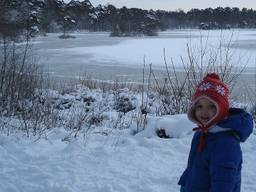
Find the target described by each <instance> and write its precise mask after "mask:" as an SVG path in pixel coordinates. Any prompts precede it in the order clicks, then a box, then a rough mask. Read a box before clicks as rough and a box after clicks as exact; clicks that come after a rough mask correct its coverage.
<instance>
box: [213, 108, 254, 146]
mask: <svg viewBox="0 0 256 192" xmlns="http://www.w3.org/2000/svg"><path fill="white" fill-rule="evenodd" d="M217 125H218V126H220V127H222V128H227V129H231V130H233V131H234V132H235V133H236V134H238V136H239V139H240V141H241V142H244V141H246V139H247V138H248V137H249V136H250V134H251V133H252V131H253V118H252V116H251V115H250V114H249V113H247V112H246V111H245V110H243V109H238V108H230V109H229V116H228V118H226V119H223V120H222V121H220V122H219V123H218V124H217Z"/></svg>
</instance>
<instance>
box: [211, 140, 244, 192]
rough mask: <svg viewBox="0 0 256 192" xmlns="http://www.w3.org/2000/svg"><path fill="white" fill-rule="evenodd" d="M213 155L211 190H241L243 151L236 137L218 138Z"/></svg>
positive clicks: (229, 191) (224, 191) (221, 191)
mask: <svg viewBox="0 0 256 192" xmlns="http://www.w3.org/2000/svg"><path fill="white" fill-rule="evenodd" d="M211 155H212V159H211V162H210V177H211V188H210V192H234V191H240V190H239V188H240V185H241V164H242V153H241V149H240V144H239V142H238V141H237V140H236V139H235V137H232V136H228V137H225V138H221V139H220V140H218V142H217V143H216V146H215V149H214V150H213V152H212V154H211Z"/></svg>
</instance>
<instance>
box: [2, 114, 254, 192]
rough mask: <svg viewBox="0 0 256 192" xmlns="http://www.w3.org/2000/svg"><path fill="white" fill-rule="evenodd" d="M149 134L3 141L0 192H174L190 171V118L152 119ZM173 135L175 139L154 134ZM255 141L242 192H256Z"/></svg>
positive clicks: (54, 134) (249, 147) (249, 146)
mask: <svg viewBox="0 0 256 192" xmlns="http://www.w3.org/2000/svg"><path fill="white" fill-rule="evenodd" d="M151 120H152V123H150V125H149V126H148V127H147V128H146V130H145V131H144V132H141V133H140V134H137V135H135V136H133V135H132V134H131V133H130V131H128V130H125V131H122V132H120V131H115V132H113V134H112V135H111V136H103V135H100V134H92V135H90V136H89V140H88V141H87V142H86V143H85V141H84V140H83V139H81V138H80V139H76V140H72V141H70V142H65V141H62V139H63V137H64V136H65V134H66V133H65V131H64V130H63V129H54V130H52V131H51V132H50V133H49V135H48V139H47V140H44V139H41V140H39V141H36V142H35V141H34V140H33V139H22V138H16V137H7V136H4V135H1V136H0V166H1V169H0V170H1V173H0V181H1V182H0V191H1V192H45V191H48V192H85V191H86V192H120V191H124V192H156V191H157V192H170V191H173V192H174V191H179V187H178V185H177V182H178V179H179V177H180V175H181V173H182V171H183V169H184V168H185V166H186V161H187V157H188V152H189V146H190V141H191V138H192V133H191V128H192V127H193V125H192V124H191V123H190V122H188V120H187V118H186V116H185V115H176V116H167V117H162V118H158V119H151ZM159 127H161V128H165V129H168V133H169V134H170V135H172V134H173V135H174V136H175V137H174V138H171V139H161V138H159V137H157V136H156V135H155V132H154V131H153V130H154V129H156V128H159ZM255 147H256V135H251V137H250V138H249V140H248V141H247V142H246V143H245V144H242V149H243V152H244V164H243V171H242V180H243V181H242V192H255V191H256V183H255V178H256V167H255V158H256V155H255Z"/></svg>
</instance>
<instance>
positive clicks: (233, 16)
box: [0, 0, 256, 37]
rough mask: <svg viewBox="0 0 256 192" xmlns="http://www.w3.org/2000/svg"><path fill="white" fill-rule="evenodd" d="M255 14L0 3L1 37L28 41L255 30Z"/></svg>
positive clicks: (24, 0)
mask: <svg viewBox="0 0 256 192" xmlns="http://www.w3.org/2000/svg"><path fill="white" fill-rule="evenodd" d="M255 27H256V11H255V10H253V9H247V8H242V9H239V8H237V7H217V8H206V9H191V10H190V11H187V12H185V11H183V10H181V9H180V10H177V11H164V10H143V9H139V8H127V7H125V6H124V7H122V8H116V7H115V6H114V5H111V4H107V5H98V6H96V7H94V6H93V5H92V4H91V2H90V1H89V0H84V1H75V0H72V1H70V2H69V3H65V2H64V1H63V0H3V1H1V2H0V33H1V34H4V35H7V36H17V35H18V34H19V33H26V34H27V37H29V36H32V35H33V34H35V33H37V32H43V33H47V32H59V31H63V32H64V33H65V31H69V30H89V31H110V32H111V35H113V36H126V35H140V34H143V35H156V33H157V31H159V30H166V29H173V28H202V29H223V28H255Z"/></svg>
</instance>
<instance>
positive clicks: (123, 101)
mask: <svg viewBox="0 0 256 192" xmlns="http://www.w3.org/2000/svg"><path fill="white" fill-rule="evenodd" d="M135 108H136V107H135V106H134V105H133V104H132V102H131V101H130V99H129V98H128V97H125V96H121V97H118V98H117V101H116V103H115V109H116V111H117V112H123V113H127V112H129V111H132V110H134V109H135Z"/></svg>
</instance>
